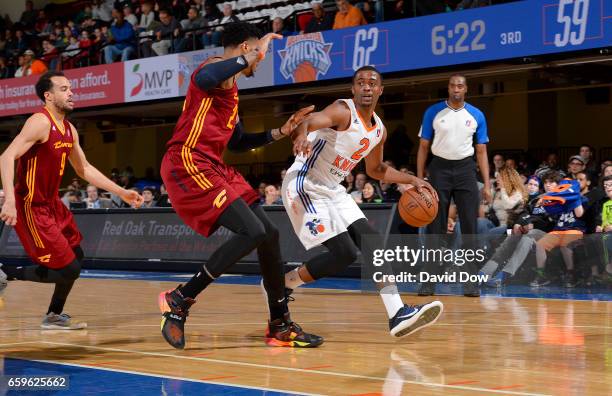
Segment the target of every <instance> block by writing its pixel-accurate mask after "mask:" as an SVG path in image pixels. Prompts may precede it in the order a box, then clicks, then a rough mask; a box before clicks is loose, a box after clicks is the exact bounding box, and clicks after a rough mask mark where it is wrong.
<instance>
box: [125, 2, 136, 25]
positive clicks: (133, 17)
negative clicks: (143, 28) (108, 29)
mask: <svg viewBox="0 0 612 396" xmlns="http://www.w3.org/2000/svg"><path fill="white" fill-rule="evenodd" d="M123 18H124V19H125V20H126V21H128V22H129V23H130V25H132V27H135V26H136V25H138V18H136V15H134V13H133V12H132V7H131V6H130V5H129V4H126V5H124V6H123Z"/></svg>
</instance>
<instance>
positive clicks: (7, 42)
mask: <svg viewBox="0 0 612 396" xmlns="http://www.w3.org/2000/svg"><path fill="white" fill-rule="evenodd" d="M4 53H5V54H6V56H7V57H9V58H12V57H14V56H16V55H17V54H19V50H18V49H17V40H16V39H15V36H14V35H13V31H12V30H11V29H6V31H5V33H4Z"/></svg>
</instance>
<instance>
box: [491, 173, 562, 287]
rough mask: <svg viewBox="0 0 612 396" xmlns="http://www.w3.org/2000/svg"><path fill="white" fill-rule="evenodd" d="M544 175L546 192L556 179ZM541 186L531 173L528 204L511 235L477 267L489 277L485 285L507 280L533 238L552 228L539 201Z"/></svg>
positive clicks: (529, 247) (531, 245) (498, 284)
mask: <svg viewBox="0 0 612 396" xmlns="http://www.w3.org/2000/svg"><path fill="white" fill-rule="evenodd" d="M547 177H548V179H546V180H545V181H544V185H545V189H546V191H547V192H548V191H550V189H551V188H553V185H554V184H553V183H552V182H553V181H554V180H556V179H555V176H551V175H550V174H549V175H548V176H547ZM540 190H541V188H540V180H539V178H538V177H537V176H530V177H529V180H528V181H527V192H528V193H529V198H528V204H527V206H526V208H525V211H523V213H521V214H520V215H519V217H518V220H517V221H516V223H515V224H514V226H513V228H512V234H513V236H512V237H509V238H506V239H505V240H504V242H503V243H502V244H501V245H500V246H499V247H498V248H497V249H496V250H495V253H494V254H493V256H492V257H491V259H490V260H489V261H487V263H486V264H485V265H484V266H483V267H482V269H481V270H480V273H482V274H486V275H489V280H488V281H487V282H486V283H485V286H488V287H499V286H502V285H503V284H504V283H506V281H507V280H508V279H509V278H511V277H512V276H514V274H516V272H517V271H518V269H519V268H520V267H521V265H522V264H523V262H524V261H525V259H526V258H527V255H528V254H529V252H530V251H531V249H532V248H533V246H534V245H535V242H536V241H538V240H539V239H540V238H542V237H543V236H544V235H546V233H547V232H550V231H552V227H553V220H552V219H551V218H550V216H548V214H547V213H546V211H545V210H544V208H542V207H541V206H540V205H539V200H540ZM504 263H505V265H504V267H503V268H502V270H501V271H499V272H498V273H497V275H495V277H493V274H494V273H495V272H496V271H497V269H498V267H499V265H500V264H504Z"/></svg>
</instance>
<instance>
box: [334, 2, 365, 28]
mask: <svg viewBox="0 0 612 396" xmlns="http://www.w3.org/2000/svg"><path fill="white" fill-rule="evenodd" d="M336 7H338V12H336V18H335V19H334V27H333V28H334V29H344V28H348V27H354V26H360V25H365V24H367V22H366V20H365V18H364V17H363V14H362V13H361V10H360V9H359V8H357V7H353V6H352V5H351V3H349V2H348V0H336Z"/></svg>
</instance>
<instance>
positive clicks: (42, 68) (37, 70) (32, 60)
mask: <svg viewBox="0 0 612 396" xmlns="http://www.w3.org/2000/svg"><path fill="white" fill-rule="evenodd" d="M23 56H24V58H25V63H26V65H27V68H28V69H27V70H28V72H27V75H28V76H33V75H36V74H43V73H45V72H46V71H47V70H49V68H48V67H47V65H45V63H44V62H42V61H40V60H38V59H36V57H35V56H34V51H32V50H27V51H26V52H24V53H23Z"/></svg>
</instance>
